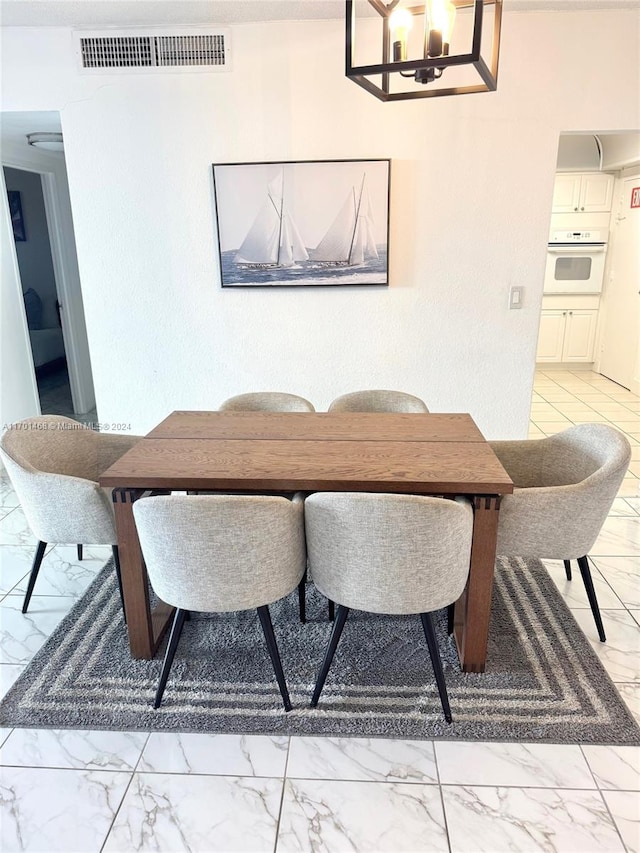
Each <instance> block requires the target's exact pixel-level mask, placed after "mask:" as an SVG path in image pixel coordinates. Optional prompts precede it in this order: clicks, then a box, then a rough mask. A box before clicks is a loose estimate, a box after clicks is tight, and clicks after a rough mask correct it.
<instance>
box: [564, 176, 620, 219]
mask: <svg viewBox="0 0 640 853" xmlns="http://www.w3.org/2000/svg"><path fill="white" fill-rule="evenodd" d="M612 198H613V175H608V174H606V173H605V172H565V173H560V174H557V175H556V180H555V184H554V188H553V208H552V212H553V213H608V212H609V211H610V210H611V200H612Z"/></svg>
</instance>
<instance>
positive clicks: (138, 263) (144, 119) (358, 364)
mask: <svg viewBox="0 0 640 853" xmlns="http://www.w3.org/2000/svg"><path fill="white" fill-rule="evenodd" d="M504 18H505V20H504V29H503V44H502V51H501V69H500V80H499V87H498V91H497V92H496V93H494V94H481V95H471V96H462V97H453V98H442V99H436V100H434V101H424V102H400V103H396V104H382V103H379V102H378V101H376V100H375V99H374V98H373V97H372V96H371V95H369V94H367V93H366V92H364V91H363V90H361V89H360V88H359V87H357V86H356V85H354V84H353V83H352V82H351V81H349V80H347V79H346V78H345V77H344V70H343V54H344V25H343V22H342V21H335V22H322V23H317V22H312V23H290V24H263V25H244V26H237V27H234V28H233V72H232V73H228V74H183V75H179V74H174V75H171V74H161V75H159V76H156V75H146V74H143V75H126V76H116V75H112V76H108V75H105V76H99V77H89V76H88V75H82V74H79V73H78V72H77V71H76V69H75V65H74V57H73V49H72V44H71V36H70V32H69V31H67V30H61V29H60V30H58V29H48V30H45V29H42V30H38V29H13V30H12V29H6V30H5V31H4V33H3V39H4V43H3V62H4V68H3V78H4V86H3V103H2V108H3V109H5V110H25V109H47V110H51V109H58V110H60V112H61V117H62V128H63V132H64V136H65V151H66V158H67V167H68V172H69V185H70V191H71V199H72V205H73V211H74V220H75V227H76V240H77V247H78V257H79V263H80V270H81V277H82V286H83V294H84V302H85V310H86V316H87V328H88V334H89V344H90V349H91V356H92V363H93V369H94V380H95V387H96V394H97V400H98V409H99V412H100V417H101V419H102V420H106V421H116V422H123V421H124V422H131V424H132V427H133V429H135V430H138V431H143V430H146V429H148V428H150V427H152V426H153V425H154V424H155V423H157V422H158V421H159V420H160V419H161V418H163V417H164V416H165V415H166V414H167V413H168V412H169V411H171V410H172V409H174V408H181V407H191V408H213V407H216V406H217V405H218V404H219V403H220V402H221V401H222V400H223V399H224V398H225V397H227V396H229V395H231V394H235V393H240V392H243V391H247V390H251V389H254V390H257V389H269V388H271V389H280V390H286V391H292V392H296V393H300V394H302V395H304V396H305V397H308V398H310V399H311V400H312V401H313V402H314V403H315V404H316V406H317V407H318V408H320V409H322V408H325V407H326V406H327V405H328V403H329V402H330V401H331V399H332V398H333V397H334V396H336V395H337V394H340V393H343V392H346V391H349V390H354V389H358V388H364V387H390V388H402V389H405V390H406V391H409V392H412V393H415V394H418V395H419V396H421V397H423V398H424V399H425V400H426V401H427V402H428V404H429V406H430V408H431V409H432V410H434V411H439V410H440V411H470V412H471V413H472V414H473V415H474V417H475V418H476V419H477V422H478V424H479V425H480V427H481V428H482V429H483V430H484V431H485V433H486V434H487V435H488V436H490V437H496V438H497V437H509V436H523V435H525V433H526V427H527V419H528V411H529V401H530V393H531V382H532V374H533V367H534V359H535V348H536V338H537V331H538V320H539V308H540V301H541V296H542V276H543V269H544V261H545V244H546V237H547V231H548V221H549V210H550V208H551V195H552V188H553V178H554V172H555V163H556V154H557V145H558V135H559V132H560V131H562V130H565V131H567V130H569V131H580V130H584V131H588V130H592V129H593V128H607V129H610V130H612V131H615V130H617V129H623V128H624V129H628V128H629V127H640V120H639V116H638V112H639V103H640V101H639V98H638V82H637V76H636V75H635V73H634V72H633V70H632V69H634V68H636V67H637V64H638V63H637V60H638V27H637V23H638V16H637V13H636V12H633V11H613V10H609V11H607V12H606V13H605V12H575V13H567V12H564V13H563V12H554V13H551V12H550V13H511V14H508V12H505V16H504ZM603 43H604V44H615V45H616V50H615V51H613V52H610V53H609V54H608V55H607V61H606V62H597V63H594V62H593V54H592V51H590V50H586V49H585V45H589V44H603ZM584 93H588V97H583V96H582V94H584ZM345 157H354V158H358V157H391V158H392V161H393V162H392V213H391V244H390V254H391V287H389V288H388V289H366V288H362V289H357V288H356V289H347V288H344V289H341V288H340V289H332V290H324V289H315V288H309V289H305V290H293V291H291V290H274V291H264V290H259V291H258V290H224V291H222V290H221V289H220V286H219V275H218V269H217V251H216V242H215V226H214V213H213V198H212V182H211V163H212V162H228V161H250V160H269V159H274V160H278V159H314V158H318V159H329V158H345ZM512 284H518V285H524V287H525V303H524V308H523V309H522V310H520V311H508V310H507V297H508V291H509V287H510V285H512Z"/></svg>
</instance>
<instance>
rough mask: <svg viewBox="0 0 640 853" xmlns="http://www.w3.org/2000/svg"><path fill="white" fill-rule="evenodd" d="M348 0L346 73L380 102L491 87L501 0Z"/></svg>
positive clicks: (494, 82)
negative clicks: (416, 2)
mask: <svg viewBox="0 0 640 853" xmlns="http://www.w3.org/2000/svg"><path fill="white" fill-rule="evenodd" d="M346 5H347V8H346V74H347V77H350V78H351V79H352V80H354V81H355V82H356V83H358V85H360V86H362V87H363V88H364V89H366V90H367V91H368V92H371V94H373V95H375V96H376V97H377V98H379V99H380V100H381V101H399V100H405V99H408V98H430V97H437V96H441V95H461V94H465V93H469V92H490V91H493V90H495V89H496V86H497V77H498V54H499V49H500V25H501V20H502V0H426V2H425V4H424V5H423V6H410V5H408V3H406V4H405V0H391V2H389V3H384V2H383V1H382V0H347V4H346ZM458 11H460V12H461V14H459V15H457V14H456V13H457V12H458ZM356 31H357V35H358V52H357V51H356ZM361 47H362V50H361ZM372 58H373V59H376V60H377V61H376V62H371V61H369V60H370V59H372ZM372 78H373V79H372ZM441 78H444V79H443V82H442V83H440V79H441Z"/></svg>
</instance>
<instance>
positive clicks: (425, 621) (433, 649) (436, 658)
mask: <svg viewBox="0 0 640 853" xmlns="http://www.w3.org/2000/svg"><path fill="white" fill-rule="evenodd" d="M420 619H421V620H422V628H423V630H424V635H425V637H426V639H427V645H428V646H429V655H430V657H431V663H432V665H433V674H434V675H435V677H436V684H437V685H438V693H439V694H440V701H441V702H442V710H443V711H444V718H445V720H446V721H447V722H448V723H450V722H451V720H452V717H451V707H450V706H449V696H448V694H447V683H446V681H445V680H444V672H443V671H442V661H441V660H440V650H439V649H438V641H437V640H436V634H435V631H434V630H433V622H432V621H431V614H430V613H421V614H420Z"/></svg>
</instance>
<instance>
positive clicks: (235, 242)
mask: <svg viewBox="0 0 640 853" xmlns="http://www.w3.org/2000/svg"><path fill="white" fill-rule="evenodd" d="M389 173H390V161H389V160H307V161H296V162H279V163H221V164H215V165H214V166H213V182H214V193H215V203H216V215H217V224H218V248H219V257H220V270H221V280H222V287H274V286H279V287H283V286H284V287H291V286H294V287H295V286H309V285H316V286H318V285H320V286H335V285H387V284H388V283H389V272H388V246H389Z"/></svg>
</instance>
